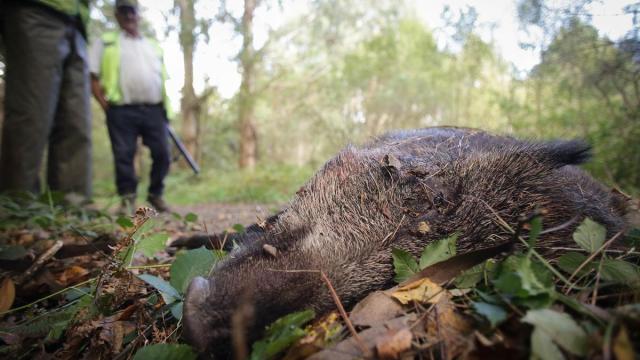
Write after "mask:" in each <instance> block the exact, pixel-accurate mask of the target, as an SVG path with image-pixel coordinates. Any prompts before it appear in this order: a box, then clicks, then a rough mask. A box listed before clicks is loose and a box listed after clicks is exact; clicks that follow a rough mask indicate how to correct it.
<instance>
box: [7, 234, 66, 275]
mask: <svg viewBox="0 0 640 360" xmlns="http://www.w3.org/2000/svg"><path fill="white" fill-rule="evenodd" d="M62 245H63V242H62V240H58V241H56V242H55V243H54V244H53V246H51V247H50V248H49V249H48V250H47V251H45V252H44V253H42V255H40V256H39V257H38V259H36V261H35V262H34V263H33V264H32V265H31V266H30V267H29V268H28V269H27V271H25V272H24V273H23V274H22V275H20V276H18V277H16V281H15V284H16V285H20V284H23V283H24V282H26V281H27V280H29V279H30V278H31V277H32V276H33V275H34V274H35V273H36V272H38V270H40V268H41V267H42V265H44V263H45V262H47V261H48V260H49V259H51V258H52V257H53V255H55V254H56V253H57V252H58V250H60V248H62Z"/></svg>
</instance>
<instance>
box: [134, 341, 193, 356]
mask: <svg viewBox="0 0 640 360" xmlns="http://www.w3.org/2000/svg"><path fill="white" fill-rule="evenodd" d="M197 358H198V357H197V355H196V353H195V352H194V351H193V350H192V349H191V347H190V346H189V345H185V344H153V345H148V346H145V347H143V348H141V349H139V350H138V351H137V352H136V355H135V356H134V357H133V360H195V359H197Z"/></svg>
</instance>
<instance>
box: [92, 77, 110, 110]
mask: <svg viewBox="0 0 640 360" xmlns="http://www.w3.org/2000/svg"><path fill="white" fill-rule="evenodd" d="M91 93H93V97H95V98H96V101H98V104H100V107H101V108H102V110H104V112H106V111H107V109H109V103H108V102H107V99H106V98H105V96H104V90H103V89H102V85H101V84H100V80H99V79H98V77H97V76H96V75H94V74H91Z"/></svg>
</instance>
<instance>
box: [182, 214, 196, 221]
mask: <svg viewBox="0 0 640 360" xmlns="http://www.w3.org/2000/svg"><path fill="white" fill-rule="evenodd" d="M184 221H186V222H196V221H198V215H196V214H194V213H192V212H190V213H188V214H187V215H185V216H184Z"/></svg>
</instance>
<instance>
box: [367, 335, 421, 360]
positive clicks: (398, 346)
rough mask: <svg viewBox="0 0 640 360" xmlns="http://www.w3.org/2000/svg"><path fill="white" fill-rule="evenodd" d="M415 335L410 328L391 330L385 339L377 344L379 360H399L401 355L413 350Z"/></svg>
mask: <svg viewBox="0 0 640 360" xmlns="http://www.w3.org/2000/svg"><path fill="white" fill-rule="evenodd" d="M412 339H413V334H412V333H411V330H409V328H402V329H400V330H396V329H389V332H388V333H387V336H385V337H383V338H382V339H380V340H379V341H378V343H377V344H376V351H377V353H378V358H380V359H384V360H397V359H399V358H400V354H402V353H403V352H405V351H407V350H409V349H410V348H411V340H412Z"/></svg>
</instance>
